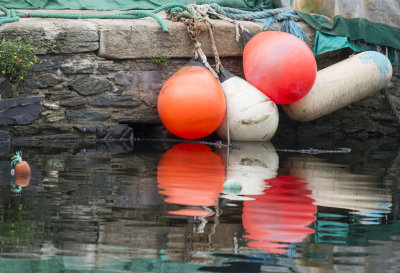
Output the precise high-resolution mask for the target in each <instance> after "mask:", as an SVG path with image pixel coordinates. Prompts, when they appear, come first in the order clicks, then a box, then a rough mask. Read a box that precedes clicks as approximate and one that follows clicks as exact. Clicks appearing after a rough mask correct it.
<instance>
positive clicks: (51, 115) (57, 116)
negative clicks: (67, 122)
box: [41, 109, 65, 123]
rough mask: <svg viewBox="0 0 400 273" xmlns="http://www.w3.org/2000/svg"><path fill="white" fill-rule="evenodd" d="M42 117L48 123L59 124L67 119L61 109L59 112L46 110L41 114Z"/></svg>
mask: <svg viewBox="0 0 400 273" xmlns="http://www.w3.org/2000/svg"><path fill="white" fill-rule="evenodd" d="M41 115H42V116H43V117H44V118H45V120H46V121H48V122H52V123H53V122H57V121H60V120H64V119H65V110H64V109H61V110H58V111H52V110H46V111H43V112H42V113H41Z"/></svg>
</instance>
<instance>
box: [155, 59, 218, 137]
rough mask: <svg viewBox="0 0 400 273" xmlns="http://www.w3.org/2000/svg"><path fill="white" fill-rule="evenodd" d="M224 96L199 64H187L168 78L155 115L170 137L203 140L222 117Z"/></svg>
mask: <svg viewBox="0 0 400 273" xmlns="http://www.w3.org/2000/svg"><path fill="white" fill-rule="evenodd" d="M225 110H226V104H225V97H224V93H223V91H222V88H221V86H220V84H219V83H218V81H217V79H216V78H215V77H214V76H213V75H212V74H211V72H210V71H208V69H206V68H205V67H204V66H203V65H202V64H200V63H199V62H196V61H190V62H189V63H188V64H187V65H185V66H184V67H182V68H181V69H179V70H178V71H177V72H176V73H175V74H174V75H173V76H172V77H171V78H169V79H168V80H167V81H166V82H165V84H164V86H163V87H162V89H161V91H160V94H159V96H158V114H159V115H160V119H161V122H162V123H163V124H164V126H165V127H166V128H167V129H168V130H169V131H170V132H171V133H173V134H174V135H176V136H178V137H181V138H186V139H198V138H202V137H206V136H208V135H210V134H211V133H212V132H214V131H215V130H216V129H217V128H218V126H219V125H220V124H221V122H222V120H223V119H224V116H225Z"/></svg>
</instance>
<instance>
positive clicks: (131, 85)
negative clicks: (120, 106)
mask: <svg viewBox="0 0 400 273" xmlns="http://www.w3.org/2000/svg"><path fill="white" fill-rule="evenodd" d="M162 81H163V76H162V74H161V72H160V71H129V72H125V71H119V72H118V73H117V74H116V75H115V84H117V85H120V86H123V87H125V88H126V90H132V91H136V90H141V91H144V92H157V93H158V92H159V91H160V89H161V87H162Z"/></svg>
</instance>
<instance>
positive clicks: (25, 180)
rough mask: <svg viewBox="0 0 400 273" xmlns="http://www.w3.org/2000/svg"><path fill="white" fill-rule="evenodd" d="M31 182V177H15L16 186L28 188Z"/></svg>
mask: <svg viewBox="0 0 400 273" xmlns="http://www.w3.org/2000/svg"><path fill="white" fill-rule="evenodd" d="M30 180H31V176H30V175H16V176H15V185H17V186H21V187H26V186H28V185H29V181H30Z"/></svg>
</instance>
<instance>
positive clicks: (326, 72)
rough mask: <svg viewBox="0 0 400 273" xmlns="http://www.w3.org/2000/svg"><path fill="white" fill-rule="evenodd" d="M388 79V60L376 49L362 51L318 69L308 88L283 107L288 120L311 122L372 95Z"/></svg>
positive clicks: (390, 73) (390, 66) (389, 69)
mask: <svg viewBox="0 0 400 273" xmlns="http://www.w3.org/2000/svg"><path fill="white" fill-rule="evenodd" d="M391 78H392V65H391V64H390V61H389V60H388V59H387V58H386V57H385V56H384V55H383V54H381V53H379V52H375V51H366V52H363V53H360V54H357V55H355V56H353V57H351V58H348V59H347V60H344V61H341V62H339V63H337V64H334V65H332V66H329V67H327V68H325V69H322V70H320V71H318V73H317V78H316V80H315V83H314V86H313V88H312V89H311V91H310V92H309V93H308V94H307V95H306V96H304V97H303V98H302V99H300V100H298V101H297V102H294V103H291V104H288V105H285V106H284V107H283V108H284V111H285V112H286V114H287V115H288V116H289V117H290V118H292V119H295V120H299V121H302V122H306V121H311V120H314V119H317V118H319V117H322V116H324V115H326V114H329V113H331V112H333V111H336V110H338V109H340V108H343V107H345V106H347V105H349V104H351V103H354V102H356V101H359V100H362V99H364V98H366V97H368V96H369V95H372V94H373V93H375V92H377V91H379V90H381V89H383V88H385V87H386V86H387V85H388V84H389V82H390V79H391Z"/></svg>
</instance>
